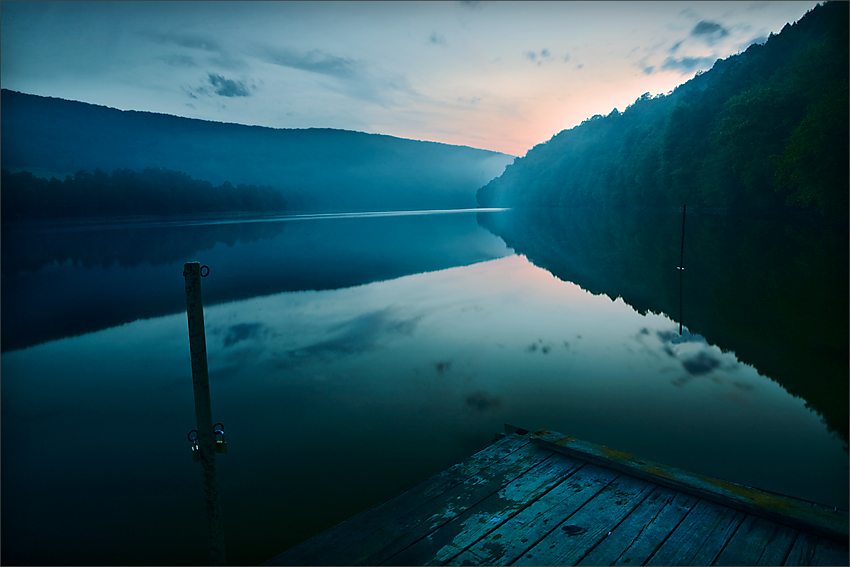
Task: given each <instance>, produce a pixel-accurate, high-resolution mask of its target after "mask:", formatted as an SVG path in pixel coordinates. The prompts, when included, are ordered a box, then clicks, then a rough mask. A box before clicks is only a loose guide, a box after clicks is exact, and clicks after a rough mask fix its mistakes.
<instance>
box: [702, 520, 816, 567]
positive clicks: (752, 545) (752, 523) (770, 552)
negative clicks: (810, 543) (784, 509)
mask: <svg viewBox="0 0 850 567" xmlns="http://www.w3.org/2000/svg"><path fill="white" fill-rule="evenodd" d="M799 533H800V532H799V531H798V530H795V529H794V528H791V527H788V526H784V525H782V524H777V523H776V522H771V521H770V520H766V519H764V518H760V517H758V516H754V515H752V514H748V515H747V517H746V518H745V519H744V521H743V522H742V523H741V525H740V526H739V527H738V529H737V530H736V531H735V533H734V534H733V535H732V539H730V540H729V543H727V544H726V547H725V548H724V549H723V551H722V552H721V553H720V555H719V556H718V558H717V559H716V560H715V562H714V564H715V565H742V564H743V565H782V564H783V563H784V562H785V559H786V558H787V557H788V554H789V553H790V552H791V546H792V545H794V540H796V539H797V534H799Z"/></svg>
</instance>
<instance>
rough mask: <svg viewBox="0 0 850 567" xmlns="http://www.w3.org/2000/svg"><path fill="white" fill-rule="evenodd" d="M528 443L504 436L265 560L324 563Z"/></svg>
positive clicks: (269, 563)
mask: <svg viewBox="0 0 850 567" xmlns="http://www.w3.org/2000/svg"><path fill="white" fill-rule="evenodd" d="M528 443H529V438H528V437H524V436H520V435H510V436H505V437H502V438H500V439H498V440H496V441H495V442H494V443H492V444H491V445H489V446H487V447H485V448H484V449H482V450H481V451H479V452H478V453H475V454H474V455H472V456H470V457H469V458H467V459H465V460H463V461H462V462H460V463H458V464H455V465H453V466H451V467H449V468H448V469H446V470H444V471H442V472H440V473H438V474H436V475H434V476H432V477H431V478H429V479H427V480H424V481H423V482H421V483H419V484H417V485H416V486H414V487H413V488H411V489H410V490H408V491H406V492H405V493H403V495H399V496H396V497H394V498H391V499H389V500H386V501H384V502H383V503H381V504H378V505H377V506H375V507H373V508H370V509H369V510H366V511H365V512H363V513H361V514H359V515H357V516H355V517H354V518H350V519H348V520H346V521H345V522H343V523H341V524H339V525H337V526H335V527H334V528H331V529H329V530H326V531H324V532H322V533H321V534H319V535H317V536H316V537H313V538H311V539H309V540H307V541H305V542H303V543H301V544H299V545H297V546H295V547H294V548H292V549H290V550H289V551H287V552H285V553H282V554H280V555H278V556H276V557H274V558H273V559H271V560H270V561H268V562H266V563H265V564H266V565H318V564H323V561H324V558H325V557H327V555H328V553H329V552H330V550H334V549H341V548H346V547H348V546H349V545H352V544H354V543H356V542H357V541H359V540H361V539H362V538H364V537H366V536H367V535H369V534H371V533H372V532H374V531H376V530H378V529H380V528H381V527H383V526H384V525H386V524H387V523H388V522H390V521H393V520H395V519H397V518H399V517H400V516H402V515H404V514H407V513H409V512H411V511H412V510H414V509H415V508H417V507H419V506H421V505H422V504H423V503H425V502H429V501H431V500H433V499H435V498H438V497H441V496H442V495H443V494H445V493H446V492H447V491H449V490H451V489H453V488H454V487H456V486H458V485H460V484H463V483H465V482H470V480H471V479H473V478H475V477H476V476H477V475H478V474H480V473H481V472H482V471H484V470H487V469H490V468H492V467H493V466H494V465H498V464H499V463H500V462H501V461H502V460H504V459H505V458H506V457H507V456H508V455H510V454H511V453H514V452H515V451H518V450H519V449H521V448H522V447H525V446H527V445H528ZM402 496H403V497H402Z"/></svg>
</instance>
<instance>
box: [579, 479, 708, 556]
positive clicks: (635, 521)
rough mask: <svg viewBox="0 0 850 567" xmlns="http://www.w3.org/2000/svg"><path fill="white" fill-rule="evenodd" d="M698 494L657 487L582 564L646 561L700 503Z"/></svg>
mask: <svg viewBox="0 0 850 567" xmlns="http://www.w3.org/2000/svg"><path fill="white" fill-rule="evenodd" d="M698 501H699V499H698V498H697V497H696V496H691V495H689V494H684V493H682V492H676V491H675V490H671V489H669V488H665V487H662V486H659V487H657V488H656V489H655V490H654V491H653V492H652V494H650V495H649V496H648V497H647V498H646V500H644V501H643V502H641V504H640V506H638V507H637V508H636V509H635V510H634V512H632V513H631V514H629V515H628V516H627V517H626V519H625V520H623V522H621V523H620V525H619V526H617V527H616V528H614V529H613V530H612V531H611V535H609V536H608V537H606V538H605V539H604V540H602V542H601V543H600V544H599V545H597V546H596V547H595V548H594V549H593V551H591V552H590V553H588V554H587V555H586V556H585V557H584V559H582V560H581V561H579V563H578V564H579V565H643V564H644V563H645V562H646V561H647V560H648V559H649V558H650V557H651V556H652V554H653V553H655V550H656V549H658V548H659V547H660V546H661V544H662V543H663V542H664V540H665V539H667V537H668V536H669V535H670V534H671V533H672V532H673V530H674V529H676V527H677V526H678V525H679V523H680V522H681V521H682V520H683V519H684V518H685V516H686V515H687V514H688V512H690V511H691V509H692V508H693V507H694V506H695V505H696V503H697V502H698Z"/></svg>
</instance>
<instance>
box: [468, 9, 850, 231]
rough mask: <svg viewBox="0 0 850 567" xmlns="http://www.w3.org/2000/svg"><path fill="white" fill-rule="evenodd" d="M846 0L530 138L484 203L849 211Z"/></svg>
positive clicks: (483, 192)
mask: <svg viewBox="0 0 850 567" xmlns="http://www.w3.org/2000/svg"><path fill="white" fill-rule="evenodd" d="M848 44H850V42H848V3H847V2H829V3H826V4H822V5H818V6H816V7H815V8H813V9H812V10H810V11H809V12H808V13H807V14H806V15H805V16H803V17H802V18H801V19H800V20H799V21H798V22H797V23H795V24H793V25H791V24H787V25H786V26H785V27H784V28H783V29H782V31H781V33H779V34H776V35H773V34H772V35H771V37H770V38H769V39H768V40H767V42H766V43H764V44H762V45H760V44H753V45H751V46H750V47H749V48H748V49H747V50H746V51H745V52H743V53H740V54H738V55H734V56H732V57H729V58H727V59H721V60H718V61H717V62H716V63H715V64H714V66H713V67H712V69H711V70H709V71H707V72H705V73H701V74H699V73H698V74H697V76H696V77H694V78H693V79H691V80H690V81H687V82H686V83H684V84H682V85H680V86H679V87H677V88H676V89H675V90H674V91H673V92H672V93H671V94H669V95H666V96H665V95H658V96H655V97H652V96H650V95H649V93H646V94H645V95H643V96H642V97H640V98H638V99H637V100H636V101H635V103H634V104H632V105H630V106H629V107H628V108H627V109H626V110H625V111H624V112H622V113H620V112H619V111H618V110H617V109H614V111H612V112H611V113H610V114H609V115H608V116H604V117H603V116H601V115H597V116H594V117H593V118H591V119H589V120H586V121H584V122H582V123H581V124H580V125H579V126H576V127H575V128H572V129H570V130H564V131H562V132H560V133H559V134H557V135H555V136H554V137H552V139H550V140H549V141H548V142H546V143H543V144H539V145H537V146H535V147H534V148H532V149H531V150H530V151H529V152H528V153H527V154H526V155H525V156H524V157H521V158H518V159H517V160H516V161H515V162H514V163H513V164H512V165H510V166H508V168H507V169H506V170H505V173H504V174H502V175H501V176H500V177H498V178H496V179H494V180H492V181H490V182H489V183H488V184H487V185H486V186H484V187H482V188H481V189H480V190H479V192H478V201H479V203H480V204H482V205H484V206H500V207H501V206H507V207H512V206H556V207H586V206H591V207H600V206H601V207H627V208H632V207H657V206H662V207H669V206H675V207H680V206H682V204H687V205H689V206H702V207H714V208H727V209H813V210H820V211H822V212H831V213H836V214H838V215H846V214H847V210H848V168H847V156H848V152H850V145H849V144H848V132H850V128H849V127H848V106H850V104H848V67H850V61H848Z"/></svg>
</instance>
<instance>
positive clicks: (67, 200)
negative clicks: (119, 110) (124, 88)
mask: <svg viewBox="0 0 850 567" xmlns="http://www.w3.org/2000/svg"><path fill="white" fill-rule="evenodd" d="M0 175H2V178H0V184H1V185H2V219H3V220H4V221H16V220H45V219H60V218H81V217H111V216H135V215H145V216H147V215H151V216H179V215H191V214H197V213H232V212H246V213H259V212H282V211H284V210H286V199H285V198H284V196H283V195H282V194H281V193H280V191H277V190H276V189H274V188H272V187H268V186H265V185H260V186H257V185H245V184H239V185H237V186H235V187H234V186H233V185H232V184H231V183H230V182H229V181H225V182H224V183H222V184H221V185H218V186H213V184H212V183H210V182H209V181H203V180H199V179H192V177H190V176H189V175H187V174H185V173H182V172H179V171H173V170H170V169H166V168H159V169H155V168H147V169H145V170H143V171H141V172H136V171H131V170H129V169H116V170H114V171H113V172H112V174H111V175H110V174H108V173H106V172H104V171H102V170H101V169H99V168H98V169H95V170H94V172H92V173H89V172H86V171H78V172H77V173H75V174H74V175H73V176H72V175H66V176H65V179H64V180H62V181H60V180H59V179H57V178H56V177H51V178H50V179H49V180H48V179H44V178H42V177H37V176H35V175H33V174H32V173H30V172H28V171H21V172H19V173H12V172H10V171H8V170H7V169H3V170H2V172H1V173H0Z"/></svg>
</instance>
